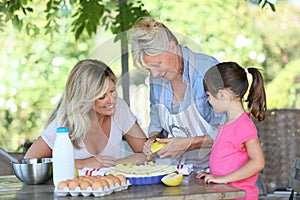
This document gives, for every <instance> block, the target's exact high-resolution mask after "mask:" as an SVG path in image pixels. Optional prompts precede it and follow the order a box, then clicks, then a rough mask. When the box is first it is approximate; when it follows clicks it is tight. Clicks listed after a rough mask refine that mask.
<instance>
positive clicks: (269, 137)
mask: <svg viewBox="0 0 300 200" xmlns="http://www.w3.org/2000/svg"><path fill="white" fill-rule="evenodd" d="M299 119H300V110H297V109H274V110H269V111H267V116H266V119H265V120H264V121H262V122H255V124H256V127H257V130H258V134H259V139H260V142H261V144H262V148H263V151H264V155H265V162H266V164H265V168H264V169H263V170H262V172H261V174H260V176H261V177H262V180H264V183H265V186H266V190H267V193H273V192H274V190H276V189H277V188H287V187H289V186H290V185H291V177H292V174H293V163H294V160H295V158H296V157H300V120H299Z"/></svg>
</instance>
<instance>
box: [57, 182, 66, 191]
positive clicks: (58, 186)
mask: <svg viewBox="0 0 300 200" xmlns="http://www.w3.org/2000/svg"><path fill="white" fill-rule="evenodd" d="M65 187H68V183H67V182H66V181H61V182H59V183H58V185H57V188H58V189H59V190H63V189H64V188H65Z"/></svg>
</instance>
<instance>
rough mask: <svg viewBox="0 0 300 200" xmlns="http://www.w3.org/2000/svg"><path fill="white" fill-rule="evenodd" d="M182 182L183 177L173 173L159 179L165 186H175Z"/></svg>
mask: <svg viewBox="0 0 300 200" xmlns="http://www.w3.org/2000/svg"><path fill="white" fill-rule="evenodd" d="M182 180H183V175H182V174H177V173H175V172H174V173H171V174H168V175H166V176H164V177H163V178H162V179H161V182H163V183H164V184H165V185H167V186H177V185H179V184H180V183H181V182H182Z"/></svg>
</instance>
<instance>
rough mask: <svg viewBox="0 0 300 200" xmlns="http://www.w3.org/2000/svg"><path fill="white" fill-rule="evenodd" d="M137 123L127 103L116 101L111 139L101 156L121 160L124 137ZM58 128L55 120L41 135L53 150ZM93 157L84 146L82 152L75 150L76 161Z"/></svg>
mask: <svg viewBox="0 0 300 200" xmlns="http://www.w3.org/2000/svg"><path fill="white" fill-rule="evenodd" d="M135 122H136V117H135V116H134V114H133V113H132V112H131V110H130V109H129V107H128V105H127V104H126V102H125V101H124V100H123V99H121V98H119V97H118V98H117V100H116V113H115V114H114V115H113V116H112V120H111V127H110V135H109V139H108V142H107V144H106V146H105V148H104V149H103V151H102V152H101V154H99V155H102V156H112V157H114V158H116V159H118V158H121V144H122V136H123V135H125V134H126V133H127V132H128V131H129V130H130V129H131V128H132V127H133V125H134V123H135ZM57 127H58V126H57V120H56V119H55V120H53V121H52V122H51V123H50V124H49V126H48V127H47V128H46V129H45V130H44V131H43V132H42V133H41V135H40V136H41V137H42V138H43V140H44V141H45V142H46V143H47V145H48V146H49V147H50V148H51V149H52V148H53V145H54V142H55V139H56V128H57ZM91 156H93V154H90V153H89V152H88V150H87V149H86V147H85V145H84V144H83V148H81V149H80V150H78V149H75V148H74V158H75V159H85V158H89V157H91Z"/></svg>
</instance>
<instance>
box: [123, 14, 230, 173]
mask: <svg viewBox="0 0 300 200" xmlns="http://www.w3.org/2000/svg"><path fill="white" fill-rule="evenodd" d="M128 39H129V41H130V43H131V46H132V54H133V59H134V63H135V65H136V66H141V67H144V68H145V69H147V70H148V71H149V72H150V117H151V122H150V126H149V131H148V134H149V137H150V140H149V141H148V142H147V143H146V144H145V147H144V153H145V154H149V146H150V144H151V143H152V142H153V140H154V138H156V137H157V135H158V134H159V133H160V132H162V131H163V132H166V133H168V134H169V136H172V138H165V139H159V141H160V142H164V143H167V145H166V146H165V147H164V148H163V149H161V150H160V151H158V153H157V154H158V155H159V156H160V157H161V158H167V157H171V158H179V159H178V160H176V159H174V160H173V164H184V163H192V164H193V165H194V167H195V169H196V170H205V169H206V168H208V159H209V153H210V149H211V146H212V143H213V139H214V138H215V136H216V128H217V126H218V125H220V124H221V123H222V122H223V121H224V120H225V115H223V114H217V113H215V112H214V110H213V108H212V107H211V105H210V104H209V102H208V99H207V95H206V93H205V91H204V88H203V77H204V74H205V72H206V71H207V70H208V69H209V68H210V67H211V66H214V65H215V64H217V63H218V61H217V60H216V59H215V58H214V57H211V56H208V55H205V54H200V53H194V52H192V51H191V50H190V49H189V48H187V47H185V46H182V45H179V44H178V41H177V39H176V37H175V36H174V34H173V33H172V32H171V31H170V30H169V29H168V28H167V27H166V26H165V25H164V24H163V23H160V22H158V21H156V20H154V19H153V18H151V17H146V18H143V19H142V20H141V21H139V22H138V23H137V24H136V25H135V26H134V27H133V28H132V29H131V30H130V31H129V32H128Z"/></svg>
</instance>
